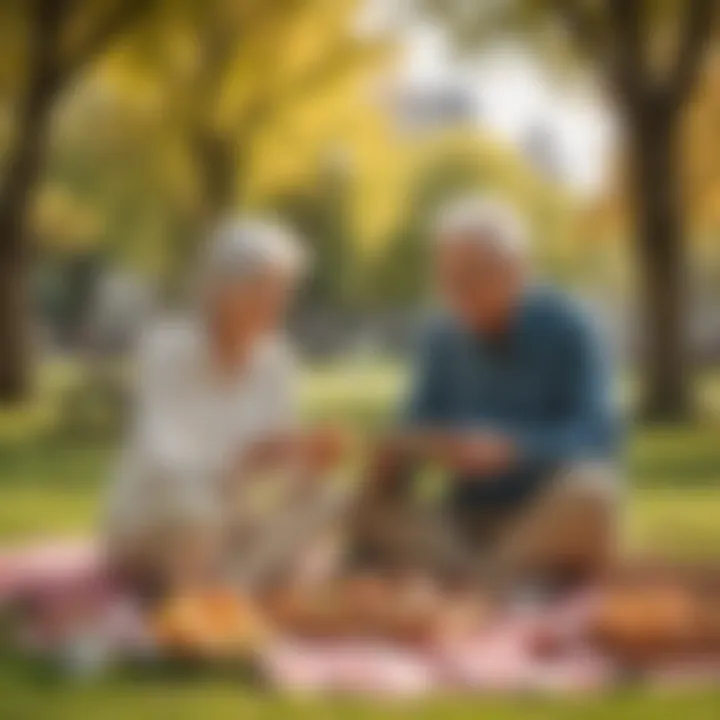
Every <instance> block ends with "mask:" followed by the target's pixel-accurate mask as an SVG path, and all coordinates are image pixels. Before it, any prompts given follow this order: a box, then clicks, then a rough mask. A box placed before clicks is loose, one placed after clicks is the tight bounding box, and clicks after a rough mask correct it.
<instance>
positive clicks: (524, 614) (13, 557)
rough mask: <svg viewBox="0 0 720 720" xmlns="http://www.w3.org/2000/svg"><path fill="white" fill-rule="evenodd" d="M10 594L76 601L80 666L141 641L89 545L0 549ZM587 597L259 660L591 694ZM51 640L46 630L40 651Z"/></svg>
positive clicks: (450, 686) (0, 592)
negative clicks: (447, 632)
mask: <svg viewBox="0 0 720 720" xmlns="http://www.w3.org/2000/svg"><path fill="white" fill-rule="evenodd" d="M19 598H23V599H30V600H40V601H41V604H42V603H44V604H45V605H49V606H50V607H56V606H60V607H63V606H65V607H67V605H68V603H69V604H77V603H80V604H81V605H82V608H83V613H84V615H83V617H85V618H87V619H88V622H89V624H88V625H86V626H85V628H84V631H85V634H86V636H87V630H88V628H89V629H90V630H91V631H92V632H91V633H90V635H92V637H93V638H94V642H93V643H92V644H91V645H90V646H89V645H88V644H87V643H85V645H82V643H81V644H80V645H77V644H76V646H74V650H75V651H77V650H78V647H81V648H84V649H83V651H82V653H79V654H77V652H76V654H77V655H78V656H77V657H76V658H75V660H77V661H78V662H79V663H80V664H81V665H82V664H83V663H84V665H83V666H86V665H87V666H90V665H92V663H93V662H94V663H95V665H103V664H104V663H107V661H108V659H109V658H110V657H118V656H119V655H121V654H122V653H124V652H129V651H136V650H137V649H138V648H140V647H142V648H145V649H147V648H148V647H149V644H150V636H149V633H148V629H147V627H146V626H144V624H143V617H142V613H141V612H140V610H139V606H138V605H137V604H136V603H135V602H134V599H133V597H132V595H131V594H129V593H128V591H127V590H126V589H123V588H120V587H118V586H117V585H115V584H114V583H113V582H112V580H111V578H110V576H109V574H108V573H107V569H106V567H105V566H104V563H103V559H102V557H101V555H100V553H99V552H98V551H97V548H96V547H94V546H93V545H92V544H91V543H87V542H62V543H60V542H57V541H54V542H52V543H47V542H42V543H37V544H33V545H30V546H25V547H20V548H16V549H11V550H7V551H4V552H2V553H0V608H1V607H2V606H3V605H5V606H7V605H11V604H12V602H13V601H14V600H16V599H19ZM596 601H597V593H596V592H594V591H587V590H586V591H583V592H582V593H580V594H576V595H574V596H572V597H569V598H566V599H565V600H563V601H562V602H559V603H557V604H555V605H553V606H552V607H545V608H542V609H538V608H534V607H529V606H524V605H520V606H517V607H511V608H509V609H508V612H507V613H505V614H503V615H502V616H500V617H498V618H497V619H496V620H495V621H493V622H492V623H490V624H489V625H488V626H487V627H486V628H484V629H483V630H482V632H480V633H479V634H477V635H476V636H473V637H463V638H460V639H458V638H455V639H454V640H452V641H450V642H447V643H443V642H438V643H436V644H434V645H431V646H426V647H422V648H418V647H405V646H402V645H400V644H393V643H390V642H383V641H379V640H373V641H371V640H361V639H342V640H332V639H329V640H309V639H298V638H277V639H275V640H274V641H273V642H271V643H269V644H268V646H267V647H266V648H264V649H263V651H262V652H261V654H260V657H259V658H258V664H259V668H260V670H261V671H262V675H263V676H264V678H265V679H266V680H267V681H268V682H269V684H270V685H271V686H272V687H274V688H276V689H279V690H282V691H288V692H293V693H321V694H326V693H329V694H335V693H342V694H353V695H375V696H393V697H418V696H424V695H427V694H431V693H440V692H443V693H444V692H451V691H452V692H457V691H464V692H480V691H507V692H509V691H513V692H515V691H529V690H530V691H540V692H563V693H568V692H580V691H585V692H587V691H598V690H601V689H603V688H608V687H610V686H612V685H613V684H614V683H616V682H617V681H618V679H619V678H621V673H620V672H619V670H620V669H619V668H618V666H617V664H616V663H614V662H613V659H612V658H610V657H608V656H606V655H605V654H603V653H602V652H601V651H600V650H599V649H597V648H595V647H593V646H592V645H591V644H589V643H588V641H587V639H586V635H585V633H583V632H582V628H583V626H584V623H586V621H587V618H588V616H589V614H590V613H591V612H592V608H593V606H594V603H595V602H596ZM548 634H550V635H551V636H552V637H553V639H554V641H553V644H552V650H551V651H550V652H548V649H547V648H543V647H542V644H541V643H538V638H540V637H542V636H543V635H544V636H547V635H548ZM98 638H100V639H101V642H98ZM60 639H61V638H60V636H53V634H52V632H50V633H48V635H47V637H45V638H42V640H44V642H45V645H44V646H43V647H46V648H50V647H52V643H53V642H58V641H59V640H60ZM36 640H37V638H36ZM63 640H66V638H63ZM88 647H91V648H92V652H89V653H88ZM100 659H102V661H103V662H100ZM647 677H648V679H649V680H650V681H654V682H657V683H663V684H667V683H673V684H678V683H684V684H687V683H691V682H712V681H717V680H720V666H718V665H717V664H715V665H712V664H711V665H708V664H700V665H693V664H690V665H688V664H683V665H675V666H664V667H659V668H657V669H656V670H655V671H654V672H653V673H651V674H649V675H648V676H647Z"/></svg>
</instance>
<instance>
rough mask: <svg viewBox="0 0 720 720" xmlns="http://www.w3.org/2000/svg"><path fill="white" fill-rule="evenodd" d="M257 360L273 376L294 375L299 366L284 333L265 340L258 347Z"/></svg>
mask: <svg viewBox="0 0 720 720" xmlns="http://www.w3.org/2000/svg"><path fill="white" fill-rule="evenodd" d="M256 360H257V363H258V365H259V366H260V367H262V368H263V369H264V370H265V371H266V372H267V373H268V374H272V375H287V374H290V373H294V372H295V371H296V369H297V366H298V359H297V355H296V353H295V350H294V348H293V346H292V343H291V342H290V339H289V338H288V337H287V335H285V334H284V333H278V334H275V335H272V336H271V337H268V338H266V339H265V340H263V341H262V343H260V345H259V347H258V351H257V354H256Z"/></svg>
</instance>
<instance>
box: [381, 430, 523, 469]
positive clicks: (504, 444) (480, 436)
mask: <svg viewBox="0 0 720 720" xmlns="http://www.w3.org/2000/svg"><path fill="white" fill-rule="evenodd" d="M516 457H517V450H516V448H515V445H514V443H513V442H512V441H511V440H510V439H509V438H507V437H506V436H504V435H502V434H500V433H496V432H492V431H483V430H479V431H475V432H460V431H458V432H436V431H432V430H431V431H417V432H410V433H405V434H401V435H396V436H394V437H391V438H388V439H386V440H385V441H384V442H383V443H382V444H381V445H380V448H379V451H378V452H377V458H376V465H378V466H379V469H381V470H382V471H384V472H383V474H387V473H388V472H392V471H394V470H395V469H396V468H397V467H398V466H402V465H404V464H408V463H413V462H422V461H426V462H436V463H438V464H440V465H442V466H443V467H445V468H447V469H449V470H451V471H453V472H456V473H460V474H463V475H465V474H467V475H473V474H478V475H484V474H489V473H493V472H499V471H502V470H505V469H506V468H508V467H509V466H510V465H512V463H513V462H514V461H515V459H516Z"/></svg>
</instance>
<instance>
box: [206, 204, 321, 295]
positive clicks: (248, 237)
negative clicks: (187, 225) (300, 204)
mask: <svg viewBox="0 0 720 720" xmlns="http://www.w3.org/2000/svg"><path fill="white" fill-rule="evenodd" d="M308 262H309V258H308V255H307V252H306V251H305V248H304V247H303V246H302V244H301V242H300V240H299V238H298V237H297V235H295V233H293V232H292V231H291V230H290V229H289V228H287V227H286V226H285V225H283V224H282V223H280V222H279V221H276V220H273V219H266V218H257V217H244V216H241V217H236V218H231V219H229V220H225V221H223V222H222V223H220V225H219V226H218V227H217V228H216V229H215V231H214V232H213V233H212V235H211V237H210V240H209V243H208V245H207V246H206V247H205V249H204V252H203V254H202V256H201V258H200V271H199V273H200V284H201V286H202V287H203V288H207V287H209V286H212V285H214V284H217V283H220V282H224V281H233V282H235V281H242V280H244V279H249V278H253V277H257V276H258V275H261V274H263V273H267V272H271V271H277V270H279V271H281V272H284V273H287V274H288V275H291V276H293V277H300V276H302V275H303V274H304V273H305V271H306V269H307V265H308Z"/></svg>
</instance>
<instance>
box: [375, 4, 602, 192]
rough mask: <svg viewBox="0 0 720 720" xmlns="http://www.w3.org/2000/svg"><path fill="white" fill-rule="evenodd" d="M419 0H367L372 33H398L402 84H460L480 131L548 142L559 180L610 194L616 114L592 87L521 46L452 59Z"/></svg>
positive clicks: (517, 140)
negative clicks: (536, 134) (534, 134)
mask: <svg viewBox="0 0 720 720" xmlns="http://www.w3.org/2000/svg"><path fill="white" fill-rule="evenodd" d="M413 1H414V0H366V2H367V4H366V5H365V7H364V11H363V13H362V17H361V22H362V23H363V24H364V26H365V28H366V29H368V30H370V31H373V30H378V29H380V30H383V29H384V30H391V31H394V32H395V33H398V34H399V35H400V38H401V42H402V45H403V61H402V64H401V69H400V78H401V83H408V84H410V85H411V86H418V85H422V84H423V83H427V84H428V85H435V86H437V85H442V84H444V83H448V84H452V85H457V84H460V85H461V86H462V87H463V88H466V91H467V92H468V93H469V94H470V96H471V97H472V98H473V100H474V102H475V105H476V107H477V122H478V125H479V126H480V127H483V128H485V129H490V130H491V131H492V132H496V133H497V134H498V136H499V137H501V138H503V139H504V140H506V141H509V142H510V143H512V144H515V145H517V146H518V147H519V148H520V149H525V148H526V147H527V142H528V134H529V133H530V132H531V130H532V129H533V128H534V129H536V130H537V129H538V128H541V131H542V135H543V137H544V138H545V139H546V140H548V141H549V144H550V146H551V147H552V152H553V156H554V160H555V165H556V167H557V170H558V174H559V175H560V177H562V178H563V179H564V180H565V181H566V182H567V183H568V185H569V186H570V187H571V188H572V189H573V190H575V191H577V192H578V193H581V194H589V195H592V194H594V193H596V192H599V191H601V190H602V189H603V187H604V184H605V183H606V182H607V179H608V175H609V164H610V163H611V162H612V159H613V155H614V153H613V148H614V142H615V137H616V132H615V128H614V126H613V121H612V115H611V113H610V112H609V110H608V108H607V106H606V105H605V104H604V103H603V100H602V98H601V96H600V93H599V92H597V91H593V88H592V87H591V86H590V84H589V82H587V81H586V82H584V83H582V82H580V81H579V80H578V79H577V78H576V79H575V81H571V80H570V79H569V78H568V77H565V78H564V80H561V79H560V78H559V77H557V75H553V74H552V73H551V72H550V71H549V70H548V69H547V68H546V67H545V66H544V65H543V63H542V62H541V61H540V60H539V59H538V58H537V57H535V58H533V57H532V56H531V55H530V54H529V53H528V52H527V51H524V50H522V49H521V48H519V47H514V48H513V47H507V46H506V47H503V48H494V49H493V50H488V51H486V52H485V53H482V54H478V55H477V56H475V57H473V58H466V59H463V60H459V59H457V58H456V57H453V54H452V51H451V49H450V47H449V44H448V43H447V42H446V40H445V38H444V35H443V33H442V31H441V29H440V28H439V27H438V26H437V25H433V24H432V23H431V22H428V21H427V20H423V19H421V18H420V17H419V15H418V13H417V12H416V11H414V10H413Z"/></svg>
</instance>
